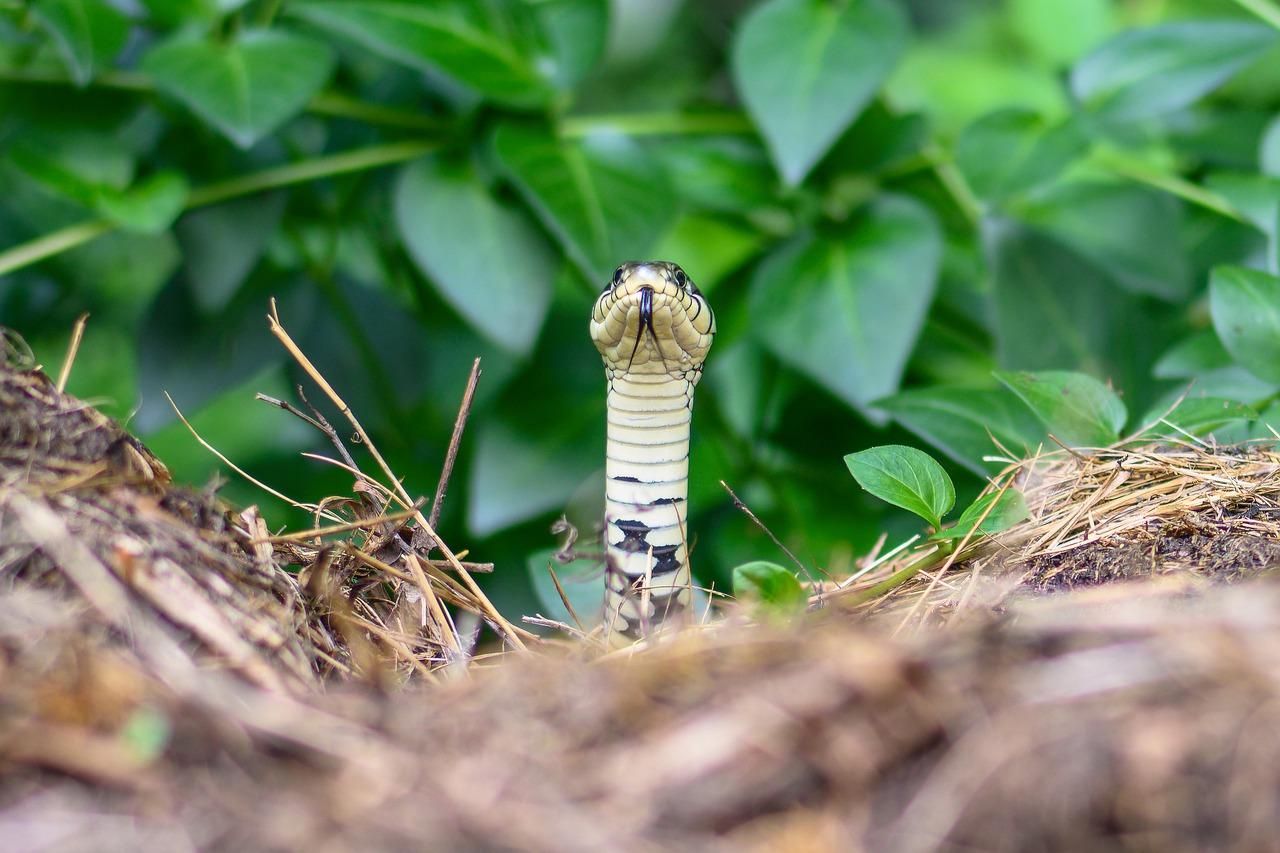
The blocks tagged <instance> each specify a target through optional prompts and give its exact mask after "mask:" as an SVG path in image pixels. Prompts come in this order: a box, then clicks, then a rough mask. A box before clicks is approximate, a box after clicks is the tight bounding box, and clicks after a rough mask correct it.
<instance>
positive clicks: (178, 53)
mask: <svg viewBox="0 0 1280 853" xmlns="http://www.w3.org/2000/svg"><path fill="white" fill-rule="evenodd" d="M332 67H333V55H332V54H331V53H330V51H329V48H328V47H327V46H326V45H324V44H323V43H321V42H318V41H314V40H312V39H309V38H304V37H303V36H298V35H292V34H290V33H284V32H279V31H276V30H255V31H250V32H246V33H243V34H241V35H240V36H239V37H238V38H237V39H235V40H234V41H232V42H229V43H226V44H213V43H211V42H204V41H191V40H187V39H179V40H175V41H169V42H166V43H164V44H160V45H157V46H156V47H154V48H152V49H151V50H150V51H148V52H147V54H146V56H144V57H143V60H142V68H143V70H144V71H146V72H147V73H148V74H151V75H152V76H153V77H154V78H155V81H156V86H157V87H158V88H159V89H160V90H161V91H163V92H165V93H166V94H168V95H170V96H171V97H173V98H175V99H177V100H178V101H181V102H182V103H184V104H186V106H187V107H189V108H190V109H191V110H192V112H194V113H196V114H197V115H199V116H200V117H201V118H203V119H204V120H205V121H208V122H209V123H210V124H212V125H214V126H215V127H216V128H217V129H218V130H219V131H221V132H222V133H223V134H224V135H226V136H227V137H228V138H229V139H231V141H233V142H235V143H236V144H237V145H239V146H240V147H241V148H248V147H249V146H251V145H253V144H254V143H255V142H257V141H258V140H259V139H261V138H262V137H264V136H266V135H267V134H269V133H271V132H272V131H274V130H275V129H276V128H278V127H279V126H280V125H282V124H284V123H285V122H286V121H288V120H289V119H291V118H293V117H294V116H295V115H297V114H298V113H299V112H301V110H302V108H303V107H304V106H306V104H307V101H308V100H310V98H311V96H312V95H314V94H315V93H316V92H317V91H318V90H319V89H320V87H321V86H323V85H324V84H325V81H326V80H328V79H329V73H330V71H331V70H332Z"/></svg>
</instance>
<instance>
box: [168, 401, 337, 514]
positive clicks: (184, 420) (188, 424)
mask: <svg viewBox="0 0 1280 853" xmlns="http://www.w3.org/2000/svg"><path fill="white" fill-rule="evenodd" d="M164 396H165V399H166V400H168V401H169V405H170V406H172V407H173V411H174V414H176V415H177V416H178V420H180V421H182V425H183V426H185V427H186V428H187V429H188V430H189V431H190V432H191V435H193V436H194V437H195V440H196V441H198V442H200V444H201V446H203V447H204V449H205V450H207V451H209V452H210V453H212V454H213V455H214V456H216V457H218V459H219V460H220V461H221V462H222V464H224V465H226V466H227V467H228V468H230V469H231V470H232V471H235V472H236V473H237V474H239V475H240V476H241V477H244V478H245V479H246V480H248V481H249V482H250V483H253V484H254V485H255V486H257V487H258V488H259V489H262V490H263V491H264V492H266V493H267V494H269V495H273V496H275V497H277V498H279V499H280V500H282V501H284V502H285V503H287V504H288V505H289V506H292V507H296V508H297V509H302V510H306V511H307V512H315V511H316V510H317V507H316V505H315V504H304V503H302V502H300V501H295V500H294V499H293V498H291V497H289V496H288V495H286V494H284V493H283V492H278V491H276V490H275V489H273V488H271V487H270V486H268V485H267V484H266V483H264V482H262V481H261V480H259V479H257V478H256V477H253V476H251V475H250V474H249V472H247V471H245V470H244V469H243V468H241V467H240V466H239V465H236V464H235V463H234V462H232V461H231V460H230V459H228V458H227V457H226V456H225V455H223V453H222V452H221V451H220V450H218V448H216V447H214V446H213V445H212V444H210V443H209V442H207V441H205V440H204V437H203V436H201V435H200V433H198V432H196V428H195V427H193V426H192V425H191V422H190V421H189V420H187V416H186V415H184V414H182V410H181V409H179V408H178V404H177V403H175V402H173V398H172V397H170V396H169V392H168V391H165V392H164ZM326 515H327V517H328V518H330V519H332V520H333V521H334V522H336V523H338V524H341V523H342V519H341V518H339V517H338V516H336V515H334V514H333V513H326Z"/></svg>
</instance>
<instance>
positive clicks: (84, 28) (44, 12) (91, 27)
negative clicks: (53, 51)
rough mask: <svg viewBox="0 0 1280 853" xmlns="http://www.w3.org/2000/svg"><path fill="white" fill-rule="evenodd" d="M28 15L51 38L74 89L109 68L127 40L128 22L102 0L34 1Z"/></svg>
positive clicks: (86, 83)
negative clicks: (32, 16) (101, 70)
mask: <svg viewBox="0 0 1280 853" xmlns="http://www.w3.org/2000/svg"><path fill="white" fill-rule="evenodd" d="M31 13H32V15H34V16H35V19H36V21H37V22H38V23H39V24H40V26H41V27H42V28H43V29H44V30H45V31H47V32H48V33H49V35H50V36H51V37H52V38H53V42H54V44H55V45H56V46H57V48H58V53H59V54H61V55H62V61H63V62H65V63H66V64H67V71H68V72H70V74H71V79H72V80H74V81H75V83H76V85H77V86H85V85H88V83H89V81H90V80H92V79H93V76H94V74H96V73H97V72H98V71H99V70H100V69H102V68H104V67H108V66H110V64H111V60H113V59H114V58H115V56H116V54H118V53H119V52H120V50H121V49H122V48H123V47H124V44H125V41H126V40H127V39H128V37H129V20H128V19H127V18H125V16H124V15H122V14H120V13H119V12H118V11H116V9H114V8H113V7H112V6H110V5H109V4H107V3H106V2H104V0H37V2H35V3H33V4H32V6H31Z"/></svg>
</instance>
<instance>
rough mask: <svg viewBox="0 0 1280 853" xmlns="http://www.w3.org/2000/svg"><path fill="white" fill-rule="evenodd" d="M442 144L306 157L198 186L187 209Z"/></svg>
mask: <svg viewBox="0 0 1280 853" xmlns="http://www.w3.org/2000/svg"><path fill="white" fill-rule="evenodd" d="M438 146H439V143H437V142H435V141H434V140H409V141H405V142H392V143H389V144H386V145H372V146H370V147H368V148H358V149H356V150H355V151H344V152H342V153H341V154H330V155H328V156H326V157H317V158H316V159H314V160H303V161H301V162H299V163H289V164H287V165H285V166H276V167H274V168H271V169H263V170H262V171H261V172H254V173H252V174H249V175H241V176H240V177H238V178H231V179H229V180H226V181H219V182H218V183H216V184H209V185H208V186H204V187H199V188H198V189H194V190H192V191H191V195H190V196H189V197H188V198H187V206H186V208H185V209H186V210H191V209H192V208H196V207H204V206H206V205H210V204H217V203H218V202H221V201H227V200H229V199H233V198H239V197H240V196H245V195H252V194H254V193H259V192H263V191H265V190H274V189H279V188H280V187H287V186H290V185H292V184H303V183H307V182H308V181H314V180H318V179H320V178H329V177H333V176H335V175H343V174H347V173H349V172H362V171H366V170H368V169H376V168H378V167H380V166H389V165H391V164H393V163H403V162H404V161H406V160H414V159H417V158H418V157H421V156H422V155H424V154H427V153H430V152H431V151H433V150H435V149H436V148H437V147H438Z"/></svg>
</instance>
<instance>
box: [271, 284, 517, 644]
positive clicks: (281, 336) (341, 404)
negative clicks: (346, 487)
mask: <svg viewBox="0 0 1280 853" xmlns="http://www.w3.org/2000/svg"><path fill="white" fill-rule="evenodd" d="M267 322H268V323H269V324H270V327H271V334H273V335H274V336H275V337H276V339H277V340H278V341H280V343H281V345H282V346H284V348H285V349H286V350H288V352H289V354H290V355H291V356H293V358H294V360H295V361H297V362H298V364H299V365H301V367H302V369H303V370H305V371H306V372H307V375H308V376H310V377H311V379H312V381H313V382H315V383H316V385H318V386H320V389H321V390H322V391H324V393H325V395H326V396H328V398H329V400H330V402H332V403H333V405H334V406H336V407H337V409H338V411H340V412H342V414H343V416H344V417H345V418H346V419H347V420H348V422H350V424H351V426H352V427H353V428H354V429H355V431H356V435H358V436H360V441H361V443H362V444H364V446H365V448H366V449H367V450H368V451H369V455H370V456H372V457H373V459H374V461H375V462H377V463H378V467H379V468H380V469H381V470H382V473H383V474H384V475H386V478H387V481H388V482H389V483H390V484H391V488H392V489H393V490H394V491H395V494H396V495H397V496H398V498H399V500H398V502H399V503H400V504H401V506H403V507H404V508H405V509H409V508H410V507H412V506H413V503H414V502H413V499H412V498H410V497H409V493H408V492H407V491H405V488H404V486H403V485H401V483H400V480H399V478H398V477H396V475H395V473H394V472H393V471H392V470H391V466H390V465H388V464H387V461H386V460H385V459H383V458H382V454H381V453H380V452H379V451H378V447H377V445H376V444H374V443H373V440H372V439H371V438H369V434H368V433H367V432H365V429H364V426H363V425H362V424H361V423H360V421H359V420H357V419H356V416H355V414H354V413H353V412H352V411H351V407H350V406H348V405H347V403H346V401H345V400H343V399H342V397H341V396H339V394H338V392H337V391H335V390H334V389H333V386H331V385H330V384H329V382H328V380H326V379H325V378H324V376H323V375H321V373H320V371H319V370H317V369H316V367H315V365H314V364H312V363H311V359H309V358H308V357H307V355H306V353H304V352H303V351H302V350H301V349H299V348H298V345H297V344H296V343H294V341H293V338H292V337H290V335H289V333H288V332H287V331H285V328H284V326H283V325H281V323H280V315H279V313H278V312H277V309H276V302H275V300H274V299H272V300H271V312H270V313H269V314H268V315H267ZM414 518H415V520H416V521H417V522H418V524H419V525H421V527H422V529H423V530H425V531H426V533H427V535H428V536H430V537H431V538H432V539H433V540H435V542H436V546H437V547H438V548H439V549H440V551H441V552H442V553H443V554H444V556H445V559H446V560H448V561H449V564H450V565H452V566H453V568H454V570H455V571H456V572H457V573H458V575H459V576H460V577H461V578H462V581H463V583H464V584H465V585H466V587H467V589H468V590H469V591H470V593H471V594H472V595H473V596H475V599H476V601H477V603H478V604H479V606H480V608H481V609H482V610H483V611H484V612H485V614H486V615H487V616H488V618H489V619H490V620H491V621H492V622H493V623H494V624H495V625H496V626H497V627H498V628H499V629H500V630H501V631H502V633H503V634H504V635H505V636H506V638H507V640H508V641H510V642H511V644H512V645H513V646H515V647H516V648H517V649H519V650H521V651H528V646H526V645H525V643H524V639H522V637H523V638H527V639H530V640H536V639H537V636H536V635H534V634H532V633H530V632H528V631H525V630H523V629H522V628H518V627H516V626H515V625H512V624H511V623H510V622H508V621H507V619H506V617H505V616H503V615H502V614H501V613H500V612H498V608H496V607H494V606H493V602H492V601H490V600H489V597H488V596H487V595H485V594H484V590H482V589H481V588H480V585H479V584H477V583H476V581H475V578H473V577H471V574H470V573H469V572H468V571H467V570H466V567H464V566H463V565H462V562H461V561H460V560H459V559H458V557H457V555H455V554H454V553H453V551H452V550H450V548H449V546H448V545H447V544H445V542H444V540H443V539H441V538H440V536H439V534H437V533H436V531H435V527H434V525H432V524H431V523H430V522H429V521H427V518H426V516H425V515H423V514H422V512H421V511H418V512H417V513H416V514H415V516H414Z"/></svg>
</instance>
